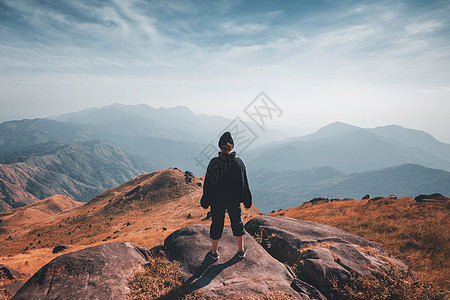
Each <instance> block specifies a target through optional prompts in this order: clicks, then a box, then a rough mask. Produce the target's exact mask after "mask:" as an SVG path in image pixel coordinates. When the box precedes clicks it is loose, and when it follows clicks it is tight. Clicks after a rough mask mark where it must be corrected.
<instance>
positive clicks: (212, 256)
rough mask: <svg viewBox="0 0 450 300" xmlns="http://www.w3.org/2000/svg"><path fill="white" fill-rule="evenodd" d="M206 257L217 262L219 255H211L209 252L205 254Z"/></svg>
mask: <svg viewBox="0 0 450 300" xmlns="http://www.w3.org/2000/svg"><path fill="white" fill-rule="evenodd" d="M206 257H209V258H210V259H212V260H218V259H219V254H217V252H216V253H212V251H211V250H209V252H208V253H207V254H206Z"/></svg>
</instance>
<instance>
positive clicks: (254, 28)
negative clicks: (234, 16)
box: [222, 22, 267, 34]
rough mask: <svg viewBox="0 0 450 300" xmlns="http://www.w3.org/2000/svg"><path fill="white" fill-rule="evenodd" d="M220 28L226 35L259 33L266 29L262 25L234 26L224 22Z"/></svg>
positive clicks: (231, 23)
mask: <svg viewBox="0 0 450 300" xmlns="http://www.w3.org/2000/svg"><path fill="white" fill-rule="evenodd" d="M222 27H223V28H224V29H225V31H226V32H227V33H230V34H252V33H256V32H261V31H263V30H265V29H267V26H265V25H262V24H239V25H238V24H236V23H234V22H226V23H223V24H222Z"/></svg>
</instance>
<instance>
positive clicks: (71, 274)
mask: <svg viewBox="0 0 450 300" xmlns="http://www.w3.org/2000/svg"><path fill="white" fill-rule="evenodd" d="M146 262H147V260H146V259H145V258H144V256H143V254H142V249H137V248H136V247H135V246H133V245H131V244H130V243H128V242H122V243H109V244H103V245H99V246H94V247H90V248H86V249H83V250H80V251H76V252H71V253H67V254H64V255H61V256H59V257H57V258H55V259H54V260H52V261H51V262H49V263H48V264H46V265H45V266H43V267H42V268H41V269H40V270H39V271H37V272H36V273H35V274H34V275H33V276H32V277H31V278H30V279H29V280H28V281H27V282H26V283H25V284H24V285H23V286H22V288H20V289H19V291H17V293H16V294H15V296H14V297H13V299H24V300H27V299H36V300H39V299H98V300H101V299H126V297H127V296H126V295H127V292H128V287H127V283H128V278H129V276H130V275H131V274H132V272H133V270H132V269H133V266H134V265H137V264H145V263H146Z"/></svg>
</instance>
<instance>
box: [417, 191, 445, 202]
mask: <svg viewBox="0 0 450 300" xmlns="http://www.w3.org/2000/svg"><path fill="white" fill-rule="evenodd" d="M449 199H450V198H447V197H445V196H444V195H442V194H439V193H435V194H431V195H419V196H417V197H415V198H414V200H416V201H417V202H440V201H442V202H445V201H447V200H449Z"/></svg>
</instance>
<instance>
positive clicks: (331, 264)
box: [245, 216, 410, 296]
mask: <svg viewBox="0 0 450 300" xmlns="http://www.w3.org/2000/svg"><path fill="white" fill-rule="evenodd" d="M245 229H246V230H247V231H248V232H249V233H250V234H252V235H254V236H256V237H257V238H258V239H259V240H260V242H261V244H262V245H263V246H264V248H265V249H266V250H267V251H268V252H269V253H270V254H271V255H272V256H273V257H275V258H276V259H278V260H279V261H281V262H286V263H288V264H291V265H294V264H295V265H297V271H298V272H297V273H298V274H299V279H301V280H303V281H305V282H308V283H309V284H311V285H313V286H314V287H316V288H317V289H318V290H319V291H321V292H322V293H323V294H324V295H325V296H330V295H331V294H332V282H333V281H334V280H337V281H341V282H342V281H346V280H347V279H348V278H349V277H350V275H351V273H353V274H355V275H357V276H358V275H361V276H369V277H372V276H379V275H382V274H385V273H386V272H387V271H388V270H389V269H390V268H391V267H396V268H398V269H400V270H403V271H405V272H410V271H409V269H408V267H407V266H406V265H405V264H404V263H403V262H401V261H400V260H398V259H396V258H395V257H392V256H391V255H390V254H389V253H387V252H386V251H384V250H383V248H382V247H381V246H380V245H379V244H377V243H375V242H371V241H368V240H366V239H364V238H361V237H359V236H356V235H354V234H351V233H349V232H346V231H343V230H340V229H338V228H334V227H331V226H327V225H324V224H319V223H314V222H308V221H302V220H296V219H292V218H285V217H269V216H264V217H257V218H254V219H252V220H250V221H248V222H247V224H246V225H245Z"/></svg>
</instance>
